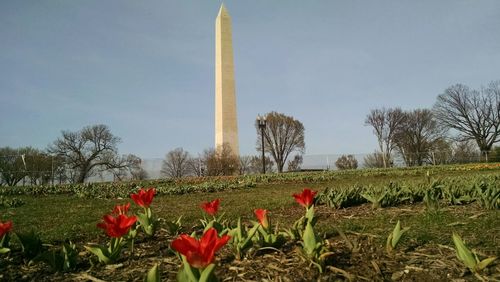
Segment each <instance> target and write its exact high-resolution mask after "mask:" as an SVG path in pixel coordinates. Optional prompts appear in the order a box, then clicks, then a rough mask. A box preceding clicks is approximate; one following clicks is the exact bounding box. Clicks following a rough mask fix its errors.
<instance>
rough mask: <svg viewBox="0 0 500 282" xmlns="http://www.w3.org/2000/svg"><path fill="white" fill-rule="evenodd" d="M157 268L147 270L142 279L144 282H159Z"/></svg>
mask: <svg viewBox="0 0 500 282" xmlns="http://www.w3.org/2000/svg"><path fill="white" fill-rule="evenodd" d="M158 268H159V267H158V264H155V265H153V267H151V269H149V271H148V274H146V276H145V277H144V282H160V281H161V277H160V271H159V269H158Z"/></svg>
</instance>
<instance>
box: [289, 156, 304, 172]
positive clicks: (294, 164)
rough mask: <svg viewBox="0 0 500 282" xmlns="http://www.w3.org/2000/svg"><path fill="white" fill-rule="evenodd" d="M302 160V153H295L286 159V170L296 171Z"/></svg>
mask: <svg viewBox="0 0 500 282" xmlns="http://www.w3.org/2000/svg"><path fill="white" fill-rule="evenodd" d="M303 161H304V158H303V157H302V155H295V156H294V157H293V159H291V160H289V161H288V169H287V170H288V171H297V170H300V166H301V165H302V162H303Z"/></svg>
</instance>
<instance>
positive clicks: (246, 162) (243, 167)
mask: <svg viewBox="0 0 500 282" xmlns="http://www.w3.org/2000/svg"><path fill="white" fill-rule="evenodd" d="M239 160H240V167H239V169H240V172H239V174H240V175H245V174H249V173H250V169H251V167H252V157H251V156H240V157H239Z"/></svg>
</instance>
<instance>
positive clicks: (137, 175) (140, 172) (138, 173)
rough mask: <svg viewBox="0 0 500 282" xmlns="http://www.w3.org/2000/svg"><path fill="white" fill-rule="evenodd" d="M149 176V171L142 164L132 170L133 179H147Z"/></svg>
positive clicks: (131, 176)
mask: <svg viewBox="0 0 500 282" xmlns="http://www.w3.org/2000/svg"><path fill="white" fill-rule="evenodd" d="M148 177H149V175H148V172H147V171H146V170H145V169H144V168H142V167H140V166H139V167H138V168H136V169H133V170H131V171H130V178H131V179H132V180H144V179H147V178H148Z"/></svg>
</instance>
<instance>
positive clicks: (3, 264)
mask: <svg viewBox="0 0 500 282" xmlns="http://www.w3.org/2000/svg"><path fill="white" fill-rule="evenodd" d="M419 208H421V207H418V206H417V207H416V206H407V207H400V208H391V212H394V213H397V214H401V213H414V212H416V210H415V209H417V210H418V209H419ZM302 212H303V210H301V209H300V208H298V207H297V208H296V209H295V208H294V209H290V210H288V211H287V213H282V214H279V215H278V213H279V212H278V211H276V212H275V213H274V215H275V216H276V218H278V219H277V220H278V221H279V217H288V218H290V217H293V218H296V217H297V216H300V214H301V213H302ZM375 212H376V211H373V210H372V209H371V208H370V206H369V205H362V206H359V207H353V208H349V209H341V210H334V209H330V208H326V207H318V208H317V215H318V217H319V218H320V220H321V218H332V217H333V218H334V219H341V218H342V219H345V218H353V217H367V218H369V217H370V216H373V214H374V213H375ZM456 212H461V211H460V209H457V211H456ZM138 237H139V238H137V240H136V243H135V250H134V252H133V253H132V254H131V253H130V251H129V250H125V251H124V252H123V253H122V256H121V259H120V260H119V261H118V262H117V263H116V264H114V265H107V266H105V265H101V264H98V263H95V262H92V261H93V260H94V258H93V255H91V254H90V253H88V252H87V251H84V249H83V247H82V246H83V245H86V244H89V243H88V242H78V243H77V245H78V246H79V250H80V251H81V252H80V254H79V263H78V265H77V269H76V270H74V271H73V272H69V273H52V272H51V271H50V268H49V267H48V266H46V265H45V264H43V263H40V262H36V263H32V264H31V265H28V264H27V263H25V261H23V258H22V256H21V254H20V252H18V251H16V252H13V254H11V255H9V256H3V257H0V270H1V271H0V281H143V279H144V276H145V274H146V273H147V270H148V269H149V268H150V267H152V266H153V265H154V264H156V263H159V264H160V270H161V277H162V281H175V278H176V274H177V271H178V269H179V267H180V261H179V259H178V258H177V257H176V256H175V254H174V253H173V252H172V251H171V250H170V248H169V245H170V243H171V241H172V240H173V239H174V237H173V236H170V235H169V234H168V232H167V231H166V230H165V229H161V230H159V232H158V233H157V234H156V235H155V238H144V237H141V236H138ZM346 238H347V239H346ZM324 239H325V241H326V244H327V246H328V249H329V251H331V252H332V253H333V254H332V255H331V256H329V257H328V259H327V261H326V265H327V266H326V267H325V269H324V271H323V273H320V272H319V271H318V269H317V268H316V267H315V266H313V265H310V264H309V263H308V261H307V260H306V259H304V258H303V257H302V256H301V255H300V252H299V251H298V244H296V243H294V242H288V243H287V244H286V245H285V246H283V247H282V248H281V249H280V250H271V249H266V250H251V251H250V252H249V253H248V255H247V257H246V258H244V259H242V260H236V259H235V258H234V256H233V255H232V252H231V250H230V249H229V247H227V246H226V247H224V248H223V249H222V250H221V251H220V252H219V253H218V254H217V258H218V261H217V269H216V275H217V277H219V279H220V281H456V282H458V281H476V280H477V279H478V278H477V277H475V276H474V275H472V274H471V273H470V272H468V271H466V269H465V267H464V266H463V265H462V264H461V263H460V262H459V261H458V260H457V259H456V255H455V251H454V249H453V248H451V247H449V246H444V245H437V244H426V245H423V246H410V247H407V248H406V249H404V250H396V251H395V252H394V253H393V254H391V255H389V254H387V253H386V251H385V248H384V247H383V246H381V245H380V244H377V243H375V242H374V241H375V240H379V239H380V237H379V236H377V235H373V234H364V233H356V232H346V234H345V237H343V236H341V235H340V234H339V233H338V232H335V233H333V232H332V234H330V235H326V238H324ZM99 241H100V242H101V243H102V244H104V243H105V242H106V241H107V238H106V237H105V236H101V237H100V238H99ZM482 275H483V278H484V279H488V280H490V281H499V280H500V263H498V262H495V263H494V264H493V265H492V266H490V267H489V268H488V269H487V270H486V272H485V273H483V274H482Z"/></svg>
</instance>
